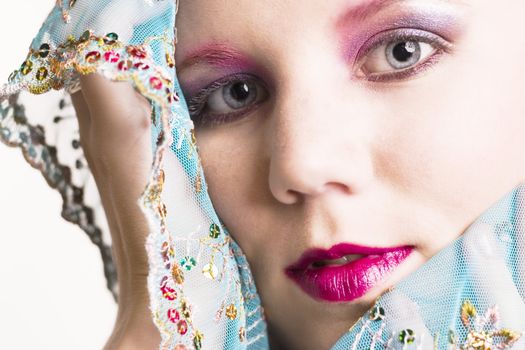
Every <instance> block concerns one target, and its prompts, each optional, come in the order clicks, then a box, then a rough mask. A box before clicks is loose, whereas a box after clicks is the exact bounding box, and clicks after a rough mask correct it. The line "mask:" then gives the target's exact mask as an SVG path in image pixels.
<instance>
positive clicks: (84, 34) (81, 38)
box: [78, 30, 91, 42]
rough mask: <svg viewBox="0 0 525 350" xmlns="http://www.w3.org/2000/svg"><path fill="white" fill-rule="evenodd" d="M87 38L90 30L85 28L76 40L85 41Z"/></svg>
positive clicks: (89, 35)
mask: <svg viewBox="0 0 525 350" xmlns="http://www.w3.org/2000/svg"><path fill="white" fill-rule="evenodd" d="M89 38H91V31H89V30H86V31H85V32H84V33H82V35H81V36H80V38H79V39H78V40H79V41H80V42H86V41H88V40H89Z"/></svg>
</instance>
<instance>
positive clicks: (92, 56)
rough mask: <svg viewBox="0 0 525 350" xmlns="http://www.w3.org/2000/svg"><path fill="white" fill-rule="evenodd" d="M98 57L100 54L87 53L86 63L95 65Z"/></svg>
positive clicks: (94, 52)
mask: <svg viewBox="0 0 525 350" xmlns="http://www.w3.org/2000/svg"><path fill="white" fill-rule="evenodd" d="M100 56H101V55H100V52H98V51H91V52H88V54H87V55H86V61H87V62H88V63H95V62H97V61H98V60H99V59H100Z"/></svg>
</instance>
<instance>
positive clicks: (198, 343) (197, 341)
mask: <svg viewBox="0 0 525 350" xmlns="http://www.w3.org/2000/svg"><path fill="white" fill-rule="evenodd" d="M203 338H204V335H203V334H202V333H201V332H199V331H196V332H195V335H194V336H193V345H194V346H195V350H200V349H202V339H203Z"/></svg>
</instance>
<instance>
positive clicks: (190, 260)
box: [180, 256, 197, 271]
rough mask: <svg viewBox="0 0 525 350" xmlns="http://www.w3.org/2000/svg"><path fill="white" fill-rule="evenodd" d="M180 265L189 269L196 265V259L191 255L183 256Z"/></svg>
mask: <svg viewBox="0 0 525 350" xmlns="http://www.w3.org/2000/svg"><path fill="white" fill-rule="evenodd" d="M180 265H181V266H182V267H183V268H185V269H186V270H187V271H190V270H191V269H193V268H194V267H195V266H197V261H196V260H195V258H194V257H192V256H185V257H184V258H182V259H181V260H180Z"/></svg>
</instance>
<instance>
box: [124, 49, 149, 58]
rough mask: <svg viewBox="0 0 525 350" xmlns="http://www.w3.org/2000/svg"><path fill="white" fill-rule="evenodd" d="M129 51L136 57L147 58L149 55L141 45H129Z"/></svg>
mask: <svg viewBox="0 0 525 350" xmlns="http://www.w3.org/2000/svg"><path fill="white" fill-rule="evenodd" d="M127 51H128V53H129V54H130V55H131V56H133V57H136V58H146V57H147V55H148V54H147V53H146V50H144V49H143V48H141V47H139V46H129V47H128V49H127Z"/></svg>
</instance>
